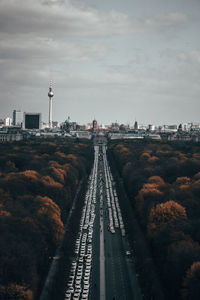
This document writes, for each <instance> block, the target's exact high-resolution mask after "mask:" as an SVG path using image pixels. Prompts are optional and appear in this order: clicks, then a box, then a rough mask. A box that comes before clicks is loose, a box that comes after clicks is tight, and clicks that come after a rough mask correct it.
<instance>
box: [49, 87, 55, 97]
mask: <svg viewBox="0 0 200 300" xmlns="http://www.w3.org/2000/svg"><path fill="white" fill-rule="evenodd" d="M53 95H54V94H53V91H52V88H51V87H50V88H49V92H48V96H49V98H52V97H53Z"/></svg>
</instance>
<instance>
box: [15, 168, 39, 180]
mask: <svg viewBox="0 0 200 300" xmlns="http://www.w3.org/2000/svg"><path fill="white" fill-rule="evenodd" d="M18 174H22V175H24V176H26V177H27V178H31V179H33V180H37V179H38V177H39V174H38V172H36V171H34V170H26V171H24V172H20V173H18Z"/></svg>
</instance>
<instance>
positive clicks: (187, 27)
mask: <svg viewBox="0 0 200 300" xmlns="http://www.w3.org/2000/svg"><path fill="white" fill-rule="evenodd" d="M199 32H200V0H190V1H188V0H169V1H166V0H82V1H81V0H80V1H75V0H34V1H33V0H0V89H1V94H0V118H5V117H6V116H12V111H13V110H14V109H20V110H22V111H26V112H41V113H42V118H43V121H47V119H48V97H47V93H48V87H49V81H50V77H52V79H53V90H54V94H55V96H54V98H53V120H57V121H64V120H65V119H66V118H67V117H68V116H70V117H71V119H72V120H73V121H77V122H79V123H87V122H90V121H91V120H92V119H93V118H94V117H95V118H96V119H97V120H98V122H99V123H103V124H108V123H111V122H114V121H116V120H117V121H118V122H120V123H125V124H127V123H130V124H133V123H134V121H135V120H137V121H138V122H139V124H151V123H155V124H169V123H170V124H172V123H174V124H178V123H181V122H190V121H193V122H200V34H199Z"/></svg>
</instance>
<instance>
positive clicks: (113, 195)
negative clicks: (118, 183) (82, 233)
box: [103, 146, 126, 236]
mask: <svg viewBox="0 0 200 300" xmlns="http://www.w3.org/2000/svg"><path fill="white" fill-rule="evenodd" d="M103 164H104V171H105V186H106V198H107V206H108V217H109V223H108V230H110V232H111V233H115V228H120V229H121V234H122V236H125V235H126V232H125V228H124V223H123V220H122V215H121V210H120V207H119V199H118V196H117V192H116V188H115V182H114V179H113V176H112V174H111V170H110V167H109V165H108V160H107V156H106V146H103Z"/></svg>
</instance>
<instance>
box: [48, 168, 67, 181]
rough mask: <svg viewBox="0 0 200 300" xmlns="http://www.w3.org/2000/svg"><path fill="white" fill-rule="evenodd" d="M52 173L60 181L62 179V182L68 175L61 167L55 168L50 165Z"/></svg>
mask: <svg viewBox="0 0 200 300" xmlns="http://www.w3.org/2000/svg"><path fill="white" fill-rule="evenodd" d="M49 170H50V172H51V174H52V175H53V176H54V177H55V178H56V179H58V180H59V181H61V182H62V183H64V181H65V175H66V171H65V170H63V169H60V168H54V167H50V168H49Z"/></svg>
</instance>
